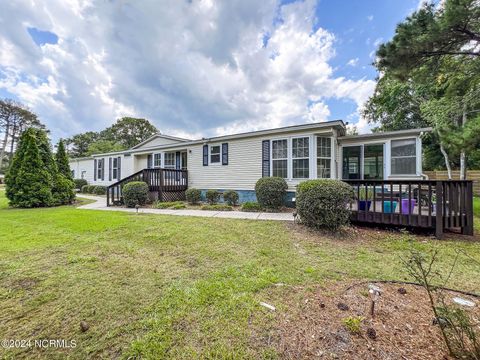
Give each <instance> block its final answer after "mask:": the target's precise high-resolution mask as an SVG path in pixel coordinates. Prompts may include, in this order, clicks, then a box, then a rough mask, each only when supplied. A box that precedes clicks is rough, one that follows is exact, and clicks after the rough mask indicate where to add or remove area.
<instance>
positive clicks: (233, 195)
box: [223, 190, 239, 206]
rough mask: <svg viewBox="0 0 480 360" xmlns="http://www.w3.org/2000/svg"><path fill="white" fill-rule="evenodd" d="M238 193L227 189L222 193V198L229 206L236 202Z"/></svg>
mask: <svg viewBox="0 0 480 360" xmlns="http://www.w3.org/2000/svg"><path fill="white" fill-rule="evenodd" d="M238 199H239V196H238V193H237V192H236V191H235V190H227V191H225V192H224V193H223V200H224V201H225V202H226V203H227V204H228V205H230V206H236V205H237V204H238Z"/></svg>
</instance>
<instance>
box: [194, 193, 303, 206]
mask: <svg viewBox="0 0 480 360" xmlns="http://www.w3.org/2000/svg"><path fill="white" fill-rule="evenodd" d="M216 190H217V191H220V192H222V193H223V192H224V191H227V190H228V189H216ZM200 191H201V192H202V200H203V201H205V200H206V198H205V193H206V192H207V190H200ZM235 191H236V192H237V193H238V197H239V202H240V204H242V203H244V202H247V201H257V195H256V194H255V190H235ZM294 197H295V192H293V191H287V195H286V196H285V205H286V206H288V207H294V206H295V204H294V203H293V198H294ZM220 202H223V197H221V198H220Z"/></svg>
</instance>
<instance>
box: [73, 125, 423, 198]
mask: <svg viewBox="0 0 480 360" xmlns="http://www.w3.org/2000/svg"><path fill="white" fill-rule="evenodd" d="M428 131H430V129H428V128H426V129H413V130H403V131H395V132H385V133H372V134H365V135H346V127H345V124H344V123H343V121H341V120H337V121H329V122H322V123H313V124H303V125H296V126H288V127H282V128H277V129H271V130H260V131H252V132H248V133H241V134H235V135H225V136H217V137H211V138H203V139H198V140H188V139H182V138H177V137H173V136H167V135H163V134H157V135H154V136H152V137H151V138H150V139H148V140H146V141H144V142H142V143H140V144H138V145H137V146H134V147H133V148H131V149H129V150H125V151H119V152H112V153H107V154H96V155H93V156H91V157H87V158H78V159H72V160H71V161H70V167H71V169H72V173H73V175H74V177H75V178H83V179H86V180H87V181H88V182H89V184H96V185H110V184H113V183H115V182H117V181H119V180H121V179H123V178H125V177H127V176H129V175H131V174H134V173H136V172H138V171H140V170H143V169H145V168H165V169H184V170H187V171H188V187H189V188H192V187H193V188H197V189H201V190H207V189H217V190H227V189H232V190H236V191H237V192H238V193H239V195H240V201H241V202H244V201H248V200H255V190H254V189H255V183H256V182H257V180H258V179H259V178H261V177H262V176H280V177H282V178H285V179H286V181H287V183H288V190H289V196H290V197H293V196H294V192H295V186H296V185H297V184H298V183H300V182H301V181H304V180H306V179H316V178H332V179H365V180H367V179H385V180H390V179H421V178H422V177H423V175H422V139H421V136H422V134H423V133H424V132H428Z"/></svg>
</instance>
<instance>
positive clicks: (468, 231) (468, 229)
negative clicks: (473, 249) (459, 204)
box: [462, 181, 473, 235]
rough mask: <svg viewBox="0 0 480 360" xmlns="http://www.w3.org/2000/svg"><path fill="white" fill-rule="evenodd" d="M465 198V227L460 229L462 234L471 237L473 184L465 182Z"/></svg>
mask: <svg viewBox="0 0 480 360" xmlns="http://www.w3.org/2000/svg"><path fill="white" fill-rule="evenodd" d="M466 187H467V188H466V196H465V201H466V202H467V203H466V204H465V210H466V211H465V217H466V219H465V220H466V226H464V227H462V234H464V235H473V182H472V181H467V183H466Z"/></svg>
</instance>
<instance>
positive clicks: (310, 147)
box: [287, 136, 312, 181]
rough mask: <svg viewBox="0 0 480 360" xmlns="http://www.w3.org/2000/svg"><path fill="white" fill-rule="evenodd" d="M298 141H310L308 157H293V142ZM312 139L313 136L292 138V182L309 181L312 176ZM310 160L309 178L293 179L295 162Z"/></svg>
mask: <svg viewBox="0 0 480 360" xmlns="http://www.w3.org/2000/svg"><path fill="white" fill-rule="evenodd" d="M296 139H308V156H307V157H296V158H294V157H293V140H296ZM311 144H312V137H311V136H293V137H291V138H290V145H291V146H290V147H291V178H292V180H300V181H302V180H307V179H310V178H311V176H312V164H311V162H312V161H311V158H312V156H311V154H312V146H311ZM305 159H307V160H308V176H307V177H301V178H295V177H293V160H305ZM287 166H288V161H287Z"/></svg>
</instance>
